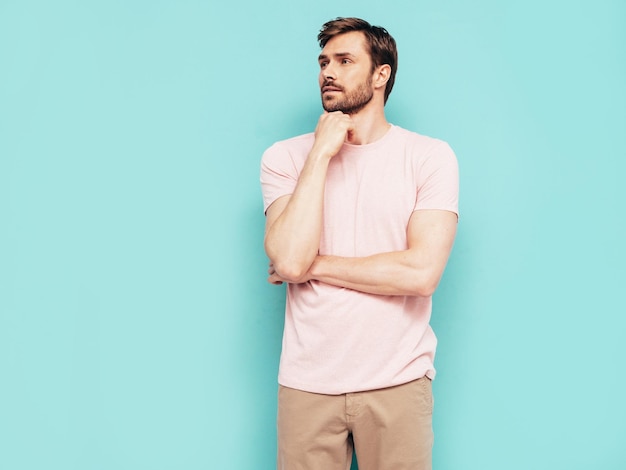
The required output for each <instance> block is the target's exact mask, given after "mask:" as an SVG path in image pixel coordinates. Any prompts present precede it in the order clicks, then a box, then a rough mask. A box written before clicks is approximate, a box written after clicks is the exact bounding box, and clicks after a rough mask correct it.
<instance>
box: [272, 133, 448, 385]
mask: <svg viewBox="0 0 626 470" xmlns="http://www.w3.org/2000/svg"><path fill="white" fill-rule="evenodd" d="M313 141H314V135H313V134H305V135H302V136H299V137H294V138H292V139H288V140H285V141H281V142H277V143H275V144H274V145H272V146H271V147H270V148H269V149H268V150H267V151H266V152H265V154H264V155H263V159H262V162H261V186H262V190H263V199H264V206H265V210H267V208H268V207H269V206H270V205H271V204H272V202H274V201H275V200H276V199H278V198H279V197H281V196H284V195H289V194H292V193H293V190H294V188H295V186H296V183H297V181H298V176H299V174H300V171H301V170H302V167H303V165H304V162H305V160H306V158H307V155H308V153H309V151H310V150H311V147H312V145H313ZM420 209H441V210H448V211H452V212H455V213H458V167H457V161H456V157H455V155H454V153H453V152H452V150H451V149H450V147H449V146H448V144H446V143H445V142H442V141H440V140H437V139H433V138H430V137H426V136H422V135H419V134H416V133H414V132H410V131H407V130H405V129H402V128H400V127H397V126H392V127H391V128H390V129H389V131H388V132H387V133H386V134H385V135H384V136H383V137H382V138H381V139H379V140H378V141H376V142H373V143H371V144H368V145H350V144H344V145H343V147H342V149H341V151H340V152H339V154H337V155H336V156H335V157H334V158H333V159H332V160H331V162H330V166H329V168H328V174H327V178H326V188H325V199H324V225H323V232H322V237H321V242H320V247H319V253H320V254H322V255H337V256H347V257H360V256H368V255H371V254H374V253H381V252H388V251H397V250H404V249H406V248H407V235H406V230H407V226H408V222H409V218H410V217H411V214H412V213H413V211H415V210H420ZM431 306H432V299H431V297H416V296H383V295H373V294H366V293H363V292H358V291H356V290H352V289H347V288H342V287H335V286H332V285H329V284H325V283H323V282H319V281H310V282H307V283H303V284H289V285H288V286H287V305H286V310H285V328H284V332H283V348H282V354H281V358H280V369H279V376H278V381H279V383H280V384H282V385H284V386H286V387H290V388H295V389H299V390H304V391H309V392H315V393H325V394H340V393H348V392H357V391H362V390H374V389H378V388H385V387H390V386H394V385H399V384H403V383H406V382H410V381H411V380H414V379H417V378H420V377H423V376H424V375H427V376H428V377H430V378H434V376H435V368H434V365H433V362H434V356H435V348H436V345H437V339H436V337H435V334H434V333H433V330H432V329H431V327H430V325H429V321H430V315H431Z"/></svg>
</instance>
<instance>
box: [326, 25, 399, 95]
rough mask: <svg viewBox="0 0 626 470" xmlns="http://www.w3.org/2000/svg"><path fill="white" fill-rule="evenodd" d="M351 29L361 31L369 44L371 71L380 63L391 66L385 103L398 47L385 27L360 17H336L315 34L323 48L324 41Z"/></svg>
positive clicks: (394, 73) (391, 84)
mask: <svg viewBox="0 0 626 470" xmlns="http://www.w3.org/2000/svg"><path fill="white" fill-rule="evenodd" d="M351 31H361V32H363V34H364V35H365V42H366V43H367V44H368V46H369V49H370V50H369V53H370V57H371V59H372V71H374V69H375V68H376V67H378V66H380V65H384V64H387V65H389V67H391V75H389V81H388V82H387V86H386V87H385V103H386V102H387V98H388V97H389V94H390V93H391V89H392V88H393V83H394V81H395V79H396V70H397V69H398V49H397V47H396V41H395V39H394V38H393V37H391V34H389V33H388V32H387V30H386V29H385V28H382V27H380V26H372V25H371V24H369V23H368V22H367V21H365V20H362V19H360V18H336V19H334V20H331V21H328V22H326V23H324V25H323V26H322V29H321V30H320V32H319V34H318V35H317V40H318V41H319V44H320V47H321V48H322V49H323V48H324V46H326V43H327V42H328V41H330V40H331V39H332V38H334V37H335V36H338V35H340V34H344V33H349V32H351Z"/></svg>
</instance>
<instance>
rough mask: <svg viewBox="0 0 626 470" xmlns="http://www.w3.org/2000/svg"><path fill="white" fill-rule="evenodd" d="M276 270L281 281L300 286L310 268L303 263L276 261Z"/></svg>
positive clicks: (274, 263)
mask: <svg viewBox="0 0 626 470" xmlns="http://www.w3.org/2000/svg"><path fill="white" fill-rule="evenodd" d="M273 265H274V270H275V271H276V274H278V275H279V276H280V277H281V279H284V280H285V281H286V282H289V283H291V284H298V283H300V282H302V280H303V279H304V277H305V276H306V273H307V272H308V266H304V264H302V263H297V262H290V261H274V262H273Z"/></svg>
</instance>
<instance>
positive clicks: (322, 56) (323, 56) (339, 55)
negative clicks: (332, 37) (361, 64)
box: [317, 52, 355, 62]
mask: <svg viewBox="0 0 626 470" xmlns="http://www.w3.org/2000/svg"><path fill="white" fill-rule="evenodd" d="M333 57H335V58H342V57H355V56H354V54H351V53H350V52H336V53H335V54H333ZM324 59H328V56H327V55H326V54H320V55H319V57H318V58H317V61H318V62H319V61H321V60H324Z"/></svg>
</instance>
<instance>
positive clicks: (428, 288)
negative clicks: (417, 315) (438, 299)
mask: <svg viewBox="0 0 626 470" xmlns="http://www.w3.org/2000/svg"><path fill="white" fill-rule="evenodd" d="M438 285H439V278H436V277H434V276H425V277H423V278H419V277H417V276H416V279H415V282H414V283H413V285H411V286H410V290H411V294H412V295H414V296H416V297H432V295H433V294H434V293H435V290H437V286H438Z"/></svg>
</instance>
